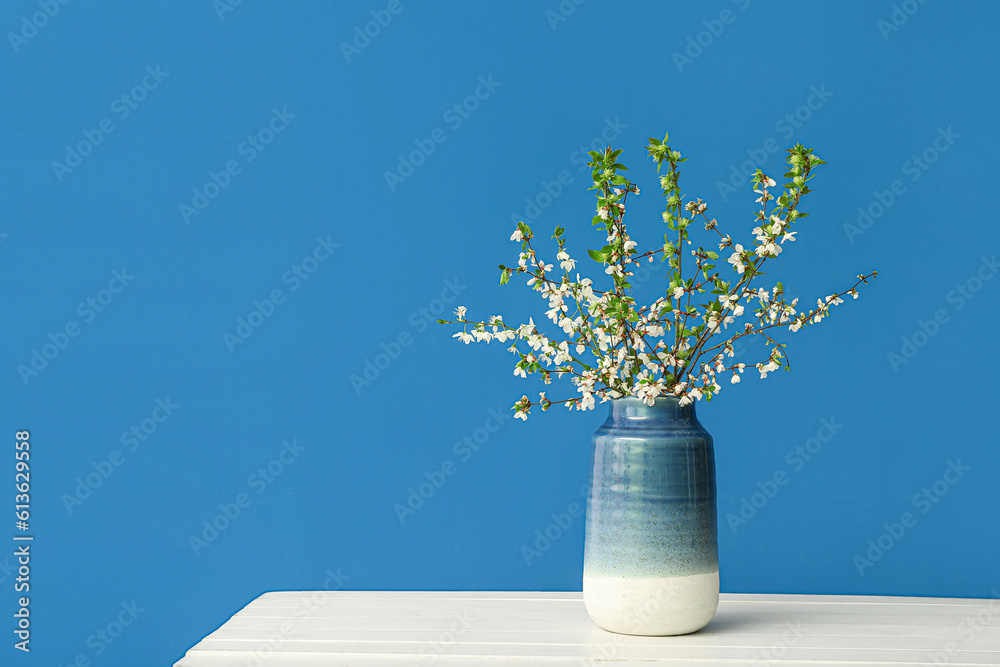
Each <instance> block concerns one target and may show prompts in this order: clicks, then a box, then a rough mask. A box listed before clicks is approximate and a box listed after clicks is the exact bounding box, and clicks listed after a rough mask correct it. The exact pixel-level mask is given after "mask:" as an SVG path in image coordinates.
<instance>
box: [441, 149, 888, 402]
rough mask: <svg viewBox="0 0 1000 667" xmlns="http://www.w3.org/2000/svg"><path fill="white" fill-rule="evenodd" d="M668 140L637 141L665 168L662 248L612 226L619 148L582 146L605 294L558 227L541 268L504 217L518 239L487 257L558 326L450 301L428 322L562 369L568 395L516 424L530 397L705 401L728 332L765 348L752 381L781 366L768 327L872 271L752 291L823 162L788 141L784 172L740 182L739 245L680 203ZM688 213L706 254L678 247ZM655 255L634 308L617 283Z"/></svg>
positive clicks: (520, 229)
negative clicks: (709, 244)
mask: <svg viewBox="0 0 1000 667" xmlns="http://www.w3.org/2000/svg"><path fill="white" fill-rule="evenodd" d="M668 139H669V137H668V136H665V137H664V138H663V141H660V140H658V139H652V138H651V139H650V140H649V144H648V145H647V146H646V150H647V151H648V153H649V156H650V157H651V158H652V159H653V161H654V162H656V169H657V173H658V174H659V173H660V172H661V171H662V169H663V167H664V165H666V173H665V174H664V175H661V176H660V177H659V181H660V186H661V188H662V190H663V196H664V197H665V198H666V207H665V210H664V211H663V222H664V224H665V225H666V226H667V228H668V229H669V230H671V232H672V234H671V233H666V234H664V242H663V246H662V247H659V248H655V249H653V250H648V251H645V252H641V251H640V250H639V249H638V248H637V243H636V242H635V241H633V240H632V239H631V237H630V236H629V234H628V230H627V229H626V227H625V210H626V203H627V200H628V197H629V195H635V196H638V195H639V188H638V186H637V185H636V184H635V183H632V182H631V181H629V180H628V179H627V178H626V177H625V176H623V175H622V174H621V173H619V172H622V171H628V168H627V167H626V166H625V165H623V164H620V163H619V162H618V161H617V160H618V157H619V156H620V155H621V153H622V150H620V149H619V150H613V149H612V148H611V147H610V146H609V147H608V148H607V149H605V150H604V152H603V153H602V152H600V151H591V152H590V153H589V155H590V157H591V158H592V160H591V161H590V162H589V163H588V166H590V167H591V168H592V169H593V173H592V175H593V186H592V187H591V188H590V189H591V190H596V191H597V211H596V215H595V216H594V218H593V225H595V226H599V227H600V228H601V229H602V230H603V231H604V232H606V237H607V238H606V244H605V245H604V246H603V247H602V248H601V249H600V250H589V251H588V253H589V255H590V259H592V260H593V261H595V262H597V263H598V264H600V265H601V266H602V267H603V268H604V273H605V274H607V275H608V276H610V278H611V280H612V281H613V287H612V288H611V289H609V290H606V291H601V290H599V289H595V287H594V282H593V281H592V280H591V279H590V278H581V277H580V274H579V273H576V263H577V262H576V260H575V259H573V258H572V257H570V255H569V253H568V252H567V251H566V240H565V239H564V237H563V234H564V233H565V230H564V229H563V228H562V227H561V226H560V227H556V229H555V233H554V234H553V236H552V238H553V239H554V240H555V242H556V244H557V245H558V252H557V253H556V256H555V259H556V261H557V262H558V263H559V269H558V270H557V269H556V267H555V264H549V263H546V262H545V260H544V259H542V258H541V257H540V256H539V253H538V251H537V250H536V249H535V247H534V245H533V243H532V241H533V240H534V238H535V237H534V232H533V231H532V230H531V228H530V227H529V226H528V225H527V224H525V223H524V222H518V223H517V228H516V229H515V230H514V233H513V234H512V235H511V237H510V239H511V241H515V242H517V243H519V244H520V245H521V252H520V254H519V256H518V262H517V266H515V267H511V266H505V265H503V264H501V265H500V267H499V268H500V284H501V285H503V284H506V283H507V282H509V281H510V279H511V277H512V276H515V275H519V274H527V276H528V277H527V284H528V286H529V287H531V288H532V289H533V290H535V291H537V292H538V293H539V294H540V296H541V297H542V298H543V299H547V300H548V306H549V308H548V310H547V311H546V312H545V314H546V316H547V317H548V318H549V319H550V320H551V321H552V322H553V324H555V326H556V327H558V328H560V329H561V330H562V334H563V335H561V336H555V337H553V336H549V335H547V334H545V333H542V332H541V331H539V330H538V329H537V328H536V326H535V323H534V319H533V318H529V320H528V322H527V323H526V324H520V325H518V326H510V325H508V324H507V323H506V322H505V321H504V319H503V317H502V316H500V315H493V316H491V317H489V318H488V319H487V320H486V321H475V320H469V319H467V318H466V312H467V308H466V307H465V306H459V307H458V308H457V309H456V310H455V317H456V319H455V320H443V319H442V320H438V322H440V323H442V324H461V325H462V327H463V328H462V331H459V332H457V333H456V334H454V336H453V337H454V338H458V339H459V340H461V341H462V342H464V343H466V344H468V343H471V342H473V341H475V342H485V343H489V342H490V341H493V340H496V341H498V342H501V343H502V342H507V341H510V342H511V345H510V347H509V348H508V350H509V351H510V352H511V353H512V354H514V355H515V356H516V358H517V362H516V363H515V364H514V374H515V375H519V376H520V377H527V376H528V375H529V374H538V375H540V376H541V378H542V380H543V382H544V384H549V383H551V381H552V376H553V375H555V376H556V377H560V378H561V377H562V376H564V375H568V376H569V378H570V381H571V382H572V383H573V385H575V386H576V390H577V394H578V395H576V396H572V397H570V398H566V399H562V400H551V399H549V398H548V397H546V395H545V392H544V391H543V392H540V395H539V398H538V400H537V401H532V400H531V399H529V398H528V396H527V395H525V396H522V397H521V398H520V399H519V400H517V401H516V402H515V403H514V406H513V409H514V411H515V415H514V416H515V417H518V418H520V419H525V420H526V419H527V415H528V413H529V411H530V410H531V407H532V406H533V405H538V406H539V407H540V408H541V409H542V410H548V409H549V407H551V406H552V405H553V404H559V403H562V404H565V405H566V407H567V408H571V409H572V408H574V407H575V408H577V409H578V410H588V409H593V408H594V406H595V403H596V402H597V399H600V401H601V402H605V401H608V400H611V399H613V398H619V397H622V396H636V397H639V398H641V399H642V400H643V401H644V402H645V403H647V404H648V405H652V404H653V403H654V402H655V399H656V397H657V396H661V395H667V396H676V397H679V399H680V400H679V402H680V404H681V405H687V404H688V403H691V402H692V401H694V400H700V399H701V398H703V397H704V398H706V399H707V400H709V401H710V400H712V397H713V396H714V395H715V394H718V393H719V391H720V390H721V389H722V386H721V384H720V381H721V382H725V381H726V379H727V378H726V375H728V381H729V382H730V383H733V384H735V383H738V382H739V381H740V374H742V373H743V371H744V369H745V368H746V366H747V364H745V363H743V362H740V361H736V360H734V359H733V358H734V357H735V356H736V350H735V349H734V344H735V343H736V341H738V340H739V339H741V338H745V337H752V336H759V337H761V338H762V339H763V340H764V341H766V347H767V349H769V350H770V354H769V356H768V357H767V358H766V359H764V360H761V361H758V362H757V363H756V364H754V367H755V368H756V369H757V370H758V371H759V372H760V377H761V378H765V377H767V374H768V373H770V372H772V371H775V370H778V369H779V368H782V367H784V368H785V369H786V370H787V369H788V368H789V365H788V357H787V354H786V346H787V343H782V342H778V341H777V340H775V338H774V337H773V335H774V334H775V333H776V330H777V329H779V328H781V327H786V328H787V329H788V331H790V332H797V331H799V330H801V329H803V328H805V327H808V326H811V325H813V324H817V323H819V322H820V321H822V320H823V318H825V317H827V316H829V314H830V308H831V307H832V306H836V305H839V304H841V303H843V302H844V299H843V298H842V297H844V296H846V295H848V294H849V295H851V296H852V297H853V298H855V299H856V298H858V289H857V288H858V286H859V285H860V284H862V283H865V284H867V282H868V279H869V278H876V277H877V276H878V272H876V271H872V272H870V273H868V274H864V275H861V274H859V275H858V276H857V282H855V283H854V285H853V286H851V287H850V288H849V289H847V290H844V291H842V292H838V293H834V294H830V295H827V296H825V297H821V298H819V299H817V300H816V305H815V307H812V308H810V309H809V310H805V311H802V310H799V309H797V305H798V299H797V298H795V299H792V300H791V301H790V302H789V301H787V300H786V298H785V294H786V293H785V288H784V286H783V285H782V284H781V283H780V282H778V283H776V284H775V285H773V287H772V288H771V289H769V290H768V289H764V288H763V287H755V286H754V285H753V282H754V279H755V278H759V277H760V276H761V275H763V274H762V272H761V268H762V267H763V265H764V264H765V262H767V261H768V260H769V259H772V258H775V257H777V256H778V255H779V254H781V250H782V245H783V244H784V243H786V242H789V241H795V235H796V234H797V233H798V232H797V231H793V228H794V226H795V224H796V223H797V222H799V220H800V219H801V218H805V217H806V216H807V215H808V213H804V212H802V211H801V210H799V205H800V203H801V200H802V197H803V196H805V195H807V194H809V192H810V191H811V190H810V188H809V185H808V183H809V181H810V180H811V179H812V178H813V171H814V170H815V168H816V167H818V166H819V165H821V164H825V162H824V161H823V160H821V159H820V158H819V157H818V156H816V155H814V154H813V151H812V149H807V148H805V147H804V146H802V145H801V144H797V145H796V146H794V147H793V148H790V149H788V151H787V152H788V157H787V159H786V161H787V164H788V172H787V173H785V175H784V178H785V179H786V182H785V183H784V185H783V186H782V187H781V189H780V190H778V189H777V183H776V182H775V180H774V179H773V178H771V177H770V176H768V175H766V174H764V173H763V172H762V171H761V170H759V169H758V170H757V172H756V173H755V174H754V175H753V179H752V182H753V186H754V192H755V193H757V194H758V195H759V197H758V198H757V203H758V204H760V209H759V210H758V211H757V213H756V219H757V227H755V228H754V229H753V234H754V235H755V239H754V241H752V242H751V243H749V244H748V245H747V246H746V247H744V246H743V245H741V244H740V243H735V242H734V241H733V239H732V237H731V236H730V235H729V234H723V233H722V231H721V230H720V229H719V224H718V222H717V221H716V220H715V219H714V218H710V217H709V216H708V215H707V210H708V205H707V204H706V203H704V202H703V201H702V200H701V199H697V200H693V201H692V200H688V201H685V198H684V196H683V195H682V193H681V190H680V186H679V184H678V182H679V178H680V171H679V168H678V166H679V165H680V163H682V162H684V161H686V159H687V158H683V157H681V154H680V153H679V152H678V151H676V150H673V149H672V148H670V146H669V145H668V144H667V141H668ZM696 221H697V222H699V223H703V224H704V227H705V229H706V230H708V231H710V232H715V233H716V234H718V237H719V238H718V251H716V250H715V249H710V250H706V249H705V248H703V247H701V246H699V247H697V249H693V248H692V249H689V246H691V245H692V242H691V239H690V238H689V231H688V230H689V227H690V226H691V225H693V224H694V223H695V222H696ZM720 253H722V255H726V254H728V255H729V257H728V259H726V262H725V263H724V264H722V265H721V268H722V269H723V270H722V271H720V270H719V269H720V266H718V265H716V264H715V262H716V261H717V260H718V259H719V257H720ZM689 254H690V259H689V258H688V255H689ZM657 258H658V259H659V260H660V262H667V264H668V266H669V272H668V274H667V276H666V278H668V279H669V282H668V283H667V286H666V293H665V294H664V295H663V296H660V297H659V298H657V299H656V300H655V301H653V302H652V303H650V304H648V305H643V306H640V305H638V304H637V303H636V301H635V299H634V298H633V296H632V285H631V284H630V283H629V279H630V278H632V277H633V276H634V271H633V270H634V269H635V268H636V267H639V266H641V263H642V262H644V261H645V262H653V261H655V260H656V259H657ZM723 273H725V274H726V275H725V276H724V275H723ZM730 326H732V327H733V328H732V329H729V327H730ZM723 332H727V333H728V337H727V336H726V335H724V334H723Z"/></svg>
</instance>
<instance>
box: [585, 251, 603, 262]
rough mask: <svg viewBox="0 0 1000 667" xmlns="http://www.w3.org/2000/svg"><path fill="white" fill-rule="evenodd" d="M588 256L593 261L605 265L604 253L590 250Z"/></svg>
mask: <svg viewBox="0 0 1000 667" xmlns="http://www.w3.org/2000/svg"><path fill="white" fill-rule="evenodd" d="M587 254H588V255H590V258H591V259H592V260H594V261H595V262H600V263H601V264H603V263H604V253H603V252H599V251H597V250H588V251H587Z"/></svg>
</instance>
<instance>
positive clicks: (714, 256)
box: [705, 250, 719, 259]
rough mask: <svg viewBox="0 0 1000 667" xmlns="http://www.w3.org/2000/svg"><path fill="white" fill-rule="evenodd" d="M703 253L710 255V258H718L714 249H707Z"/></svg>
mask: <svg viewBox="0 0 1000 667" xmlns="http://www.w3.org/2000/svg"><path fill="white" fill-rule="evenodd" d="M705 254H706V255H708V256H709V257H711V258H712V259H719V253H717V252H715V251H714V250H709V251H708V252H706V253H705Z"/></svg>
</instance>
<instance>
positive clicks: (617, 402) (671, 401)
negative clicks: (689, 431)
mask: <svg viewBox="0 0 1000 667" xmlns="http://www.w3.org/2000/svg"><path fill="white" fill-rule="evenodd" d="M608 418H609V421H611V422H613V423H614V424H616V425H625V424H632V425H636V424H638V423H648V424H652V423H657V422H688V423H691V424H697V423H698V416H697V414H696V413H695V407H694V402H693V401H692V402H691V403H688V404H687V405H683V406H682V405H681V404H680V399H679V398H677V397H675V396H661V397H658V398H656V399H655V402H654V404H653V405H646V404H645V403H643V402H642V399H640V398H635V397H633V396H629V397H624V398H615V399H612V401H611V413H610V415H609V416H608Z"/></svg>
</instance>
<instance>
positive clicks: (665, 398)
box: [611, 394, 681, 405]
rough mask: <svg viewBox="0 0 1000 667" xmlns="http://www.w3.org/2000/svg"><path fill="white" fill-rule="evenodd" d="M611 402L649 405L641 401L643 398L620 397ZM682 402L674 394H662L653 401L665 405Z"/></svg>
mask: <svg viewBox="0 0 1000 667" xmlns="http://www.w3.org/2000/svg"><path fill="white" fill-rule="evenodd" d="M611 400H612V401H614V402H620V403H633V402H634V403H641V404H642V405H647V404H646V403H645V402H644V400H643V399H641V398H639V397H638V396H619V397H618V398H612V399H611ZM680 400H681V397H680V396H674V395H672V394H662V395H660V396H657V397H656V398H654V399H653V401H655V402H656V403H660V402H663V403H668V404H677V403H680Z"/></svg>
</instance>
